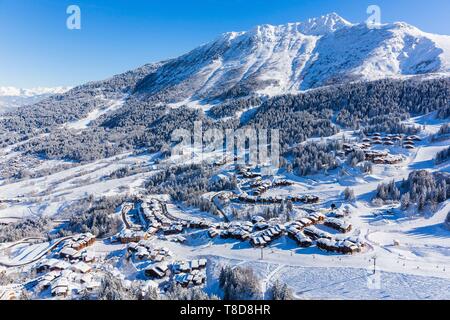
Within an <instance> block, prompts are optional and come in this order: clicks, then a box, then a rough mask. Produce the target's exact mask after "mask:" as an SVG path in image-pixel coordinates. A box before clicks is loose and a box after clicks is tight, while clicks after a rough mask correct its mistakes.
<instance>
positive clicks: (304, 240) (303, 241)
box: [293, 231, 313, 248]
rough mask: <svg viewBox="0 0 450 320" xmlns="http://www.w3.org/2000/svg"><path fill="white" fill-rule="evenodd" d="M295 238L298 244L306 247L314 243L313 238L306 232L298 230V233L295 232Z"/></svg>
mask: <svg viewBox="0 0 450 320" xmlns="http://www.w3.org/2000/svg"><path fill="white" fill-rule="evenodd" d="M293 239H294V240H295V241H296V242H297V244H298V245H299V246H300V247H304V248H306V247H310V246H312V244H313V242H312V240H311V239H310V238H309V237H307V236H306V235H305V234H303V232H301V231H298V232H297V233H295V234H294V235H293Z"/></svg>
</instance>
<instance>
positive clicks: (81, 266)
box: [72, 262, 91, 273]
mask: <svg viewBox="0 0 450 320" xmlns="http://www.w3.org/2000/svg"><path fill="white" fill-rule="evenodd" d="M72 270H73V271H74V272H77V273H88V272H90V271H91V267H90V266H89V265H88V264H86V263H84V262H78V263H76V264H74V265H73V266H72Z"/></svg>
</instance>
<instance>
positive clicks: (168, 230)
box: [163, 224, 183, 235]
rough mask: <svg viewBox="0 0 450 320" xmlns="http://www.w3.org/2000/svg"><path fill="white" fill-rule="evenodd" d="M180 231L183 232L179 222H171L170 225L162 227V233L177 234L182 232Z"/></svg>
mask: <svg viewBox="0 0 450 320" xmlns="http://www.w3.org/2000/svg"><path fill="white" fill-rule="evenodd" d="M182 232H183V226H182V225H181V224H172V225H171V226H170V227H168V228H164V229H163V233H164V234H165V235H170V234H178V233H182Z"/></svg>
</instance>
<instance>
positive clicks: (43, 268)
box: [36, 259, 59, 273]
mask: <svg viewBox="0 0 450 320" xmlns="http://www.w3.org/2000/svg"><path fill="white" fill-rule="evenodd" d="M58 261H59V260H57V259H46V260H44V261H42V262H41V263H39V265H38V266H37V267H36V272H38V273H41V272H48V271H50V270H51V268H52V267H53V266H54V265H55V264H56V263H58Z"/></svg>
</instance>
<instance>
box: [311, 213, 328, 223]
mask: <svg viewBox="0 0 450 320" xmlns="http://www.w3.org/2000/svg"><path fill="white" fill-rule="evenodd" d="M309 217H314V218H315V219H317V221H318V222H321V221H324V220H325V215H323V214H322V213H320V212H314V213H311V214H310V215H309Z"/></svg>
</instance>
